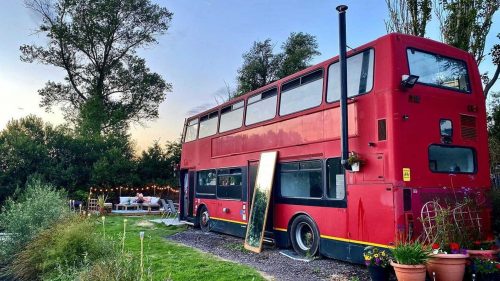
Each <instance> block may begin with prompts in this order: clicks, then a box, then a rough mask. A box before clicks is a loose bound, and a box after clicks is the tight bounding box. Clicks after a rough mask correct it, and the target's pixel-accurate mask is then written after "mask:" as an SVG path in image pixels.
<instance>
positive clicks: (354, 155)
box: [347, 151, 363, 166]
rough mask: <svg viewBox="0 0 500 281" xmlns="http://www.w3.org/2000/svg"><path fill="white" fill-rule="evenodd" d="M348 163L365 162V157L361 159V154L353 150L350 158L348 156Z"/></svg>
mask: <svg viewBox="0 0 500 281" xmlns="http://www.w3.org/2000/svg"><path fill="white" fill-rule="evenodd" d="M347 163H349V165H351V166H352V165H353V164H356V163H358V164H362V163H363V159H361V157H360V156H359V154H358V153H357V152H355V151H351V152H350V153H349V158H347Z"/></svg>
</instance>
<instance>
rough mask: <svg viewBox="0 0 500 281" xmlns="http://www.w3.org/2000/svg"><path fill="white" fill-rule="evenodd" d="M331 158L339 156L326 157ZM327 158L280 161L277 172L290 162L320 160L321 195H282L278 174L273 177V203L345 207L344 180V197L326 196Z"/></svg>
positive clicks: (345, 188)
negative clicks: (304, 196)
mask: <svg viewBox="0 0 500 281" xmlns="http://www.w3.org/2000/svg"><path fill="white" fill-rule="evenodd" d="M331 158H339V157H330V158H327V159H331ZM327 159H302V160H291V161H286V162H280V163H278V164H277V165H278V167H277V170H276V171H277V172H279V173H280V172H281V166H282V165H283V164H292V163H294V162H301V161H314V160H318V161H321V169H322V174H321V177H322V189H323V196H322V197H321V198H299V197H282V196H281V182H280V176H276V177H275V182H274V186H275V187H276V188H274V191H273V192H274V193H273V198H274V202H275V203H281V204H292V205H302V206H318V207H332V208H347V183H346V180H344V190H345V196H344V199H335V198H328V197H327V196H326V192H327V190H326V188H327V186H326V185H327V183H326V177H327V175H326V161H327ZM345 174H346V173H345V170H344V179H345Z"/></svg>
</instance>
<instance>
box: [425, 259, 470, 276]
mask: <svg viewBox="0 0 500 281" xmlns="http://www.w3.org/2000/svg"><path fill="white" fill-rule="evenodd" d="M468 257H469V255H462V254H435V255H432V256H431V257H430V258H429V260H428V261H427V272H429V276H430V277H431V278H432V277H433V275H432V273H433V272H434V273H435V274H436V281H462V280H463V279H464V273H465V264H466V263H467V258H468Z"/></svg>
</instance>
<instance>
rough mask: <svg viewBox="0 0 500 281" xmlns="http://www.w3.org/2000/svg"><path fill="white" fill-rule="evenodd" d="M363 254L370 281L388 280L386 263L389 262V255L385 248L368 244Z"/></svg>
mask: <svg viewBox="0 0 500 281" xmlns="http://www.w3.org/2000/svg"><path fill="white" fill-rule="evenodd" d="M363 256H364V258H365V264H366V266H368V272H369V273H370V278H371V280H372V281H385V280H389V270H388V269H389V267H388V265H389V262H390V255H389V253H388V252H387V251H386V250H381V249H379V248H376V247H372V246H368V247H366V248H365V250H364V252H363Z"/></svg>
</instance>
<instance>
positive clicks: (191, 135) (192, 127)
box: [184, 119, 198, 142]
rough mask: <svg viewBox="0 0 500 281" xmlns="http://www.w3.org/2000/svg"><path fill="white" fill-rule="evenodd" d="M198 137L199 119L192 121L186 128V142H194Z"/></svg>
mask: <svg viewBox="0 0 500 281" xmlns="http://www.w3.org/2000/svg"><path fill="white" fill-rule="evenodd" d="M197 137H198V119H193V120H190V121H189V122H188V124H187V127H186V135H185V136H184V142H189V141H193V140H195V139H196V138H197Z"/></svg>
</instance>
